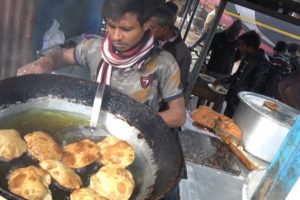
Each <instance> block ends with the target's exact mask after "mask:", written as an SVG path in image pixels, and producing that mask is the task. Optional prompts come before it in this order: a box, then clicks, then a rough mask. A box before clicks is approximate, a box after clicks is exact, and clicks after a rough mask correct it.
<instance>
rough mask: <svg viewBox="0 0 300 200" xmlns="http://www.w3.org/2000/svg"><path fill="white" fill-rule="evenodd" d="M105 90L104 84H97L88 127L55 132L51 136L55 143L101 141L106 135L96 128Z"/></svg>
mask: <svg viewBox="0 0 300 200" xmlns="http://www.w3.org/2000/svg"><path fill="white" fill-rule="evenodd" d="M105 88H106V85H105V84H102V83H98V86H97V90H96V95H95V98H94V103H93V107H92V113H91V118H90V126H89V127H88V126H79V127H72V128H67V129H64V130H62V131H59V132H56V133H54V134H53V135H52V136H53V137H54V138H55V139H56V140H57V142H60V143H61V144H62V145H65V144H68V143H72V142H78V141H80V140H83V139H91V140H94V141H97V140H101V139H103V137H104V136H106V135H107V134H108V132H107V131H106V130H105V129H104V128H101V127H97V125H98V119H99V115H100V113H101V107H102V100H103V95H104V92H105Z"/></svg>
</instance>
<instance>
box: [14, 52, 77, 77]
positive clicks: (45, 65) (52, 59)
mask: <svg viewBox="0 0 300 200" xmlns="http://www.w3.org/2000/svg"><path fill="white" fill-rule="evenodd" d="M74 63H75V58H74V48H71V49H66V50H64V49H62V48H55V49H53V50H51V51H50V52H49V53H47V55H45V56H42V57H41V58H39V59H38V60H36V61H33V62H32V63H29V64H26V65H24V66H23V67H21V68H20V69H18V71H17V76H21V75H26V74H47V73H50V72H51V71H53V70H54V69H59V68H61V67H64V66H67V65H72V64H74Z"/></svg>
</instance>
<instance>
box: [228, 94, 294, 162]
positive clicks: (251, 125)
mask: <svg viewBox="0 0 300 200" xmlns="http://www.w3.org/2000/svg"><path fill="white" fill-rule="evenodd" d="M239 99H240V103H239V105H238V107H237V109H236V111H235V113H234V116H233V119H234V121H235V122H236V124H237V125H238V126H239V127H240V128H241V130H242V133H243V134H242V139H243V143H244V148H245V150H246V151H248V152H249V153H251V154H253V155H254V156H256V157H258V158H261V159H263V160H265V161H267V162H271V161H272V159H273V157H274V156H275V154H276V153H277V151H278V149H279V147H280V145H281V143H282V142H283V140H284V138H285V137H286V135H287V134H288V132H289V130H290V128H291V127H292V125H293V124H294V122H295V120H296V117H297V115H298V114H299V111H297V110H295V109H293V108H291V107H289V106H287V105H285V104H283V103H281V102H279V101H277V100H275V99H272V98H270V97H266V96H263V95H260V94H256V93H252V92H240V93H239ZM265 101H271V102H274V103H276V104H277V105H279V109H278V110H277V111H272V110H270V109H269V108H267V107H265V106H263V103H264V102H265Z"/></svg>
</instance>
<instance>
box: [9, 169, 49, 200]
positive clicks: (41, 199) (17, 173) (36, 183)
mask: <svg viewBox="0 0 300 200" xmlns="http://www.w3.org/2000/svg"><path fill="white" fill-rule="evenodd" d="M50 183H51V176H50V174H48V173H47V172H46V171H45V170H43V169H39V168H37V167H34V166H29V167H26V168H19V169H16V170H14V171H13V172H12V173H11V174H10V176H9V180H8V188H9V190H10V191H11V192H13V193H15V194H17V195H19V196H21V197H24V198H26V199H33V200H52V196H51V191H50V190H49V188H48V186H49V184H50Z"/></svg>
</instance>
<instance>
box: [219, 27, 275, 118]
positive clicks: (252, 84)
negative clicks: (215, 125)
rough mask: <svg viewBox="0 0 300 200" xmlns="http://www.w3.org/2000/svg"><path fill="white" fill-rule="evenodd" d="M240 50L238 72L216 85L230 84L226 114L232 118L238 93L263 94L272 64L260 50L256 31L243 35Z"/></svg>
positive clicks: (236, 104)
mask: <svg viewBox="0 0 300 200" xmlns="http://www.w3.org/2000/svg"><path fill="white" fill-rule="evenodd" d="M238 43H239V44H238V48H239V51H240V52H241V54H242V55H243V57H242V59H241V63H240V66H239V68H238V70H237V72H236V73H235V74H234V75H232V76H230V77H229V78H225V79H222V80H218V81H216V83H215V84H218V83H222V84H230V88H229V91H228V93H227V95H226V97H225V100H226V101H227V107H226V109H225V112H224V114H225V115H226V116H228V117H232V116H233V114H234V112H235V109H236V107H237V106H238V103H239V98H238V93H239V92H241V91H251V92H256V93H262V90H263V86H264V83H265V81H266V77H267V74H268V71H269V68H270V62H269V60H268V59H267V56H266V55H265V53H264V51H263V50H262V49H260V48H259V46H260V37H259V35H258V34H257V33H256V32H255V31H249V32H246V33H244V34H242V35H241V36H240V37H239V39H238Z"/></svg>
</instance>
